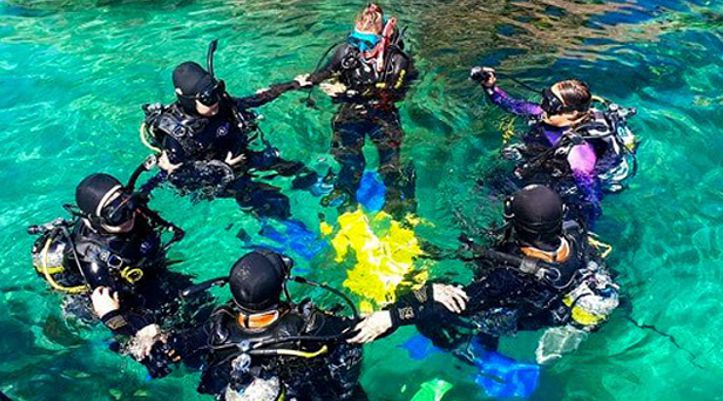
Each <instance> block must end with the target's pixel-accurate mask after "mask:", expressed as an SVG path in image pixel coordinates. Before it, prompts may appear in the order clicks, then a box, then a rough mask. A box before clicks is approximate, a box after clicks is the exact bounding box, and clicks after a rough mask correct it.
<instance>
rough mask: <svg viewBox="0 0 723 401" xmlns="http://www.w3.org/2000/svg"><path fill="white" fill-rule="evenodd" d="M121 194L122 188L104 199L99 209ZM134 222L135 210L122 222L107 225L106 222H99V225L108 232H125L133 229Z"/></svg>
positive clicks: (110, 203) (109, 204)
mask: <svg viewBox="0 0 723 401" xmlns="http://www.w3.org/2000/svg"><path fill="white" fill-rule="evenodd" d="M122 195H123V190H122V189H118V190H117V191H116V192H115V193H114V194H113V195H111V196H110V197H108V200H107V201H105V203H104V204H103V206H102V207H101V210H103V209H105V208H107V207H109V206H111V205H113V203H114V202H115V201H116V200H118V199H119V198H120V197H121V196H122ZM135 224H136V212H135V211H134V212H133V214H131V216H130V218H129V219H128V220H126V221H125V222H123V223H120V224H118V225H108V224H101V227H102V228H103V229H104V230H105V231H107V232H109V233H114V234H118V233H127V232H130V231H131V230H133V227H135Z"/></svg>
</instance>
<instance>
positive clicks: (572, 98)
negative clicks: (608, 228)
mask: <svg viewBox="0 0 723 401" xmlns="http://www.w3.org/2000/svg"><path fill="white" fill-rule="evenodd" d="M470 78H471V79H472V80H474V81H476V82H479V83H480V84H481V85H482V87H483V88H484V90H485V93H486V94H487V96H488V98H489V99H490V101H491V102H492V103H494V104H496V105H497V106H499V107H501V108H502V109H504V110H505V111H507V112H510V113H513V114H515V115H518V116H524V117H526V118H528V119H529V124H530V125H531V127H532V128H531V129H530V131H529V132H528V133H527V134H526V135H525V136H524V137H523V138H522V143H520V144H513V145H511V146H508V147H507V148H505V149H504V150H503V155H504V156H505V157H506V158H508V159H512V160H514V161H516V162H518V167H517V168H516V170H515V176H516V177H517V178H520V179H522V180H523V182H525V183H542V184H545V185H549V186H551V187H553V188H555V189H556V190H557V192H558V193H560V194H562V195H563V196H564V197H565V199H566V203H567V204H568V205H570V206H571V207H573V208H575V209H579V210H575V212H577V213H579V214H580V215H581V217H582V218H584V219H585V220H586V221H587V222H588V223H592V222H593V221H594V220H595V219H596V218H598V217H599V216H600V215H601V214H602V209H601V207H600V201H601V197H602V192H603V191H606V192H617V191H619V190H621V189H622V188H623V181H624V180H625V179H626V178H629V177H631V176H632V175H634V173H635V168H636V167H635V156H634V149H635V145H636V143H635V136H634V135H633V134H632V132H630V130H629V129H628V128H627V125H626V120H627V118H628V117H630V116H632V115H634V114H635V110H634V109H626V108H622V107H620V106H618V105H616V104H607V109H606V110H604V111H600V110H597V109H595V108H593V107H592V102H593V100H594V99H593V96H592V94H591V92H590V88H589V86H588V85H587V84H586V83H585V82H582V81H580V80H577V79H570V80H566V81H561V82H557V83H555V84H554V85H552V86H551V87H550V88H548V89H545V90H543V91H541V94H542V102H541V104H536V103H531V102H528V101H525V100H519V99H515V98H512V97H511V96H510V95H508V94H507V92H505V91H504V90H502V89H501V88H500V87H499V86H497V73H496V71H495V70H494V69H492V68H489V67H475V68H473V69H472V71H471V73H470ZM515 81H516V82H519V81H517V80H515ZM524 86H525V87H526V88H527V87H528V86H527V85H524ZM530 90H532V89H530ZM535 92H537V93H540V92H539V91H535ZM575 189H577V191H575ZM570 192H576V193H577V194H576V195H577V200H579V201H578V202H573V201H572V199H573V198H572V197H570V196H568V193H570Z"/></svg>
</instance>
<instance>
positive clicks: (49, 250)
mask: <svg viewBox="0 0 723 401" xmlns="http://www.w3.org/2000/svg"><path fill="white" fill-rule="evenodd" d="M130 187H131V186H125V187H124V186H123V185H122V184H121V183H120V182H119V181H118V180H117V179H116V178H114V177H112V176H110V175H108V174H102V173H98V174H92V175H90V176H88V177H86V178H85V179H84V180H83V181H82V182H81V183H80V184H79V185H78V187H77V189H76V192H75V199H76V203H77V208H74V207H72V206H67V209H68V210H69V211H71V212H72V213H73V215H74V217H75V218H74V219H73V220H70V221H69V220H63V219H57V220H55V221H53V222H51V223H48V224H45V225H42V226H32V227H30V229H29V232H30V233H31V234H40V238H38V240H36V241H35V244H34V245H33V250H32V255H33V264H34V265H35V267H36V269H37V272H38V274H39V275H40V276H42V277H44V278H45V279H46V281H47V282H48V284H49V285H50V286H51V288H52V289H54V290H57V291H59V292H61V293H63V294H66V295H67V298H66V300H65V302H64V309H65V311H66V313H67V314H70V315H73V316H75V317H77V318H79V319H80V320H81V321H84V322H86V323H93V322H95V321H97V320H98V317H101V321H102V322H103V323H104V324H105V325H106V326H107V327H108V328H109V329H111V330H112V331H113V332H114V333H115V334H118V335H119V336H120V337H123V338H124V337H134V336H135V335H136V333H138V332H139V331H141V330H144V329H145V331H144V333H149V332H152V331H154V330H155V331H158V328H157V325H158V324H163V325H165V326H167V327H171V326H173V325H175V324H176V323H178V324H181V323H180V322H181V321H184V322H187V323H189V324H193V321H192V320H193V316H192V315H193V314H195V312H190V311H192V310H193V309H197V310H196V311H197V312H201V310H200V309H202V308H200V306H201V304H202V303H205V302H207V301H209V300H210V299H209V298H208V297H207V295H206V294H201V293H199V294H198V296H197V297H194V299H193V305H191V303H187V304H185V307H182V305H181V304H179V303H178V302H177V301H178V297H177V293H178V291H180V290H182V289H185V288H187V287H188V286H190V285H191V284H192V282H191V277H189V276H187V275H183V274H180V273H175V272H171V271H169V270H168V269H167V265H168V260H167V258H166V251H167V250H168V249H169V247H170V246H171V245H172V244H173V243H175V242H177V241H180V240H181V239H182V238H183V235H184V233H183V231H182V230H181V229H180V228H178V227H177V226H175V225H173V224H172V223H169V222H167V221H165V220H163V219H162V218H161V217H160V216H158V214H157V213H156V212H154V211H151V210H149V209H148V207H147V206H146V203H147V200H148V198H147V196H146V195H145V194H143V193H138V192H133V191H132V189H131V188H130ZM163 232H169V233H171V234H172V237H171V238H170V239H169V240H167V241H166V243H165V244H164V243H163V238H162V234H163ZM89 295H90V296H89ZM103 296H107V297H109V298H111V301H110V304H112V305H113V306H114V309H115V311H114V312H113V313H106V312H107V309H108V303H105V304H104V303H98V302H96V301H97V300H98V299H100V298H102V297H103ZM91 301H92V305H91ZM199 308H200V309H199ZM184 313H190V314H189V315H183V314H184ZM181 315H183V316H181Z"/></svg>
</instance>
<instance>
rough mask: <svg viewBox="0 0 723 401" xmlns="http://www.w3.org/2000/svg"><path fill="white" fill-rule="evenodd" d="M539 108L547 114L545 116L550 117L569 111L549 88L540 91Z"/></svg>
mask: <svg viewBox="0 0 723 401" xmlns="http://www.w3.org/2000/svg"><path fill="white" fill-rule="evenodd" d="M540 107H541V108H542V110H544V111H545V113H547V115H550V116H554V115H558V114H562V113H564V112H568V111H571V110H568V108H566V107H565V105H564V104H563V103H562V100H561V99H560V98H559V97H557V96H556V95H555V93H554V92H553V91H552V90H551V89H549V88H547V89H545V90H543V91H542V103H541V104H540Z"/></svg>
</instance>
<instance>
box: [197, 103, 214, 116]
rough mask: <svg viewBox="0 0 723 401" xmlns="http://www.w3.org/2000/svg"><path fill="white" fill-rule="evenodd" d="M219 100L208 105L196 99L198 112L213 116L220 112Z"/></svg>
mask: <svg viewBox="0 0 723 401" xmlns="http://www.w3.org/2000/svg"><path fill="white" fill-rule="evenodd" d="M218 108H219V102H216V103H214V104H212V105H210V106H206V105H205V104H203V103H201V102H200V101H199V100H198V99H196V112H197V113H198V114H200V115H202V116H204V117H213V116H215V115H216V114H218Z"/></svg>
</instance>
